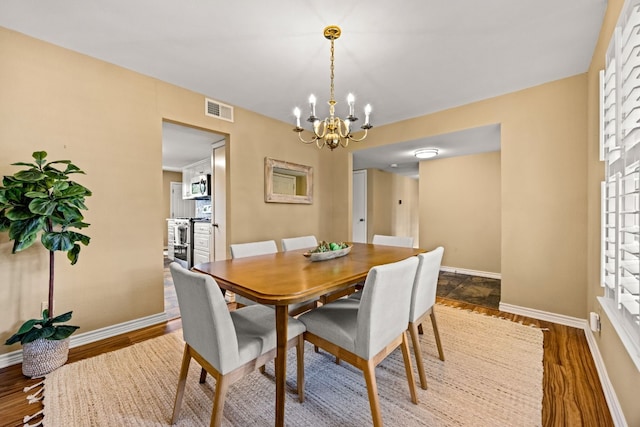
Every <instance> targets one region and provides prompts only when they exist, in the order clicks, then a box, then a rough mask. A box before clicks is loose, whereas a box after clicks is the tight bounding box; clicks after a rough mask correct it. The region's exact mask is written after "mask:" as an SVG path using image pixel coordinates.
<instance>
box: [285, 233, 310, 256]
mask: <svg viewBox="0 0 640 427" xmlns="http://www.w3.org/2000/svg"><path fill="white" fill-rule="evenodd" d="M317 246H318V239H316V236H300V237H288V238H286V239H282V250H283V251H285V252H286V251H295V250H296V249H305V248H315V247H317Z"/></svg>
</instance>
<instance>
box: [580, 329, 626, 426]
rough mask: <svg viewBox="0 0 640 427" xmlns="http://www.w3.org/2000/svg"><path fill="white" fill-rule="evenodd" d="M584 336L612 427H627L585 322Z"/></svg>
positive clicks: (600, 356)
mask: <svg viewBox="0 0 640 427" xmlns="http://www.w3.org/2000/svg"><path fill="white" fill-rule="evenodd" d="M584 334H585V335H586V337H587V344H589V350H591V356H592V357H593V362H594V363H595V364H596V369H597V370H598V377H599V378H600V384H601V385H602V391H603V392H604V398H605V399H606V401H607V405H609V411H610V412H611V418H613V425H615V426H616V427H627V425H628V424H627V420H626V419H625V418H624V413H623V412H622V407H621V406H620V402H619V401H618V396H616V392H615V390H614V389H613V384H611V380H610V379H609V374H607V368H606V366H605V364H604V360H602V355H601V354H600V349H599V348H598V344H597V343H596V339H595V337H594V336H593V332H592V331H591V328H589V325H588V324H587V322H586V321H585V326H584Z"/></svg>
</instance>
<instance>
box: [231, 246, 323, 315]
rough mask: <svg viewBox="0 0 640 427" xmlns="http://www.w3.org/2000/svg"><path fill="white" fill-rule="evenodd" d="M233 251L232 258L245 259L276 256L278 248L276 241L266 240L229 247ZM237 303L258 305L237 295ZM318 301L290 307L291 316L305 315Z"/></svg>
mask: <svg viewBox="0 0 640 427" xmlns="http://www.w3.org/2000/svg"><path fill="white" fill-rule="evenodd" d="M229 249H230V250H231V258H245V257H250V256H257V255H268V254H275V253H277V252H278V246H276V241H275V240H264V241H260V242H248V243H234V244H231V245H229ZM236 302H237V303H238V304H242V305H244V306H249V305H256V304H257V303H256V302H255V301H252V300H250V299H249V298H246V297H243V296H242V295H238V294H236ZM315 306H316V301H303V302H298V303H295V304H291V305H290V306H289V314H290V315H291V316H297V315H298V314H300V313H304V312H305V311H308V310H310V309H312V308H315Z"/></svg>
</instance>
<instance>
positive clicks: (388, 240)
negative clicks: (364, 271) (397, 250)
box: [371, 234, 413, 248]
mask: <svg viewBox="0 0 640 427" xmlns="http://www.w3.org/2000/svg"><path fill="white" fill-rule="evenodd" d="M371 243H373V244H374V245H387V246H401V247H404V248H412V247H413V237H409V236H385V235H384V234H374V235H373V239H371Z"/></svg>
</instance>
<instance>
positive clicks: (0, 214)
mask: <svg viewBox="0 0 640 427" xmlns="http://www.w3.org/2000/svg"><path fill="white" fill-rule="evenodd" d="M4 211H5V210H4V209H2V210H0V231H7V230H9V227H11V221H10V220H9V218H7V217H6V216H5V215H4Z"/></svg>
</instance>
